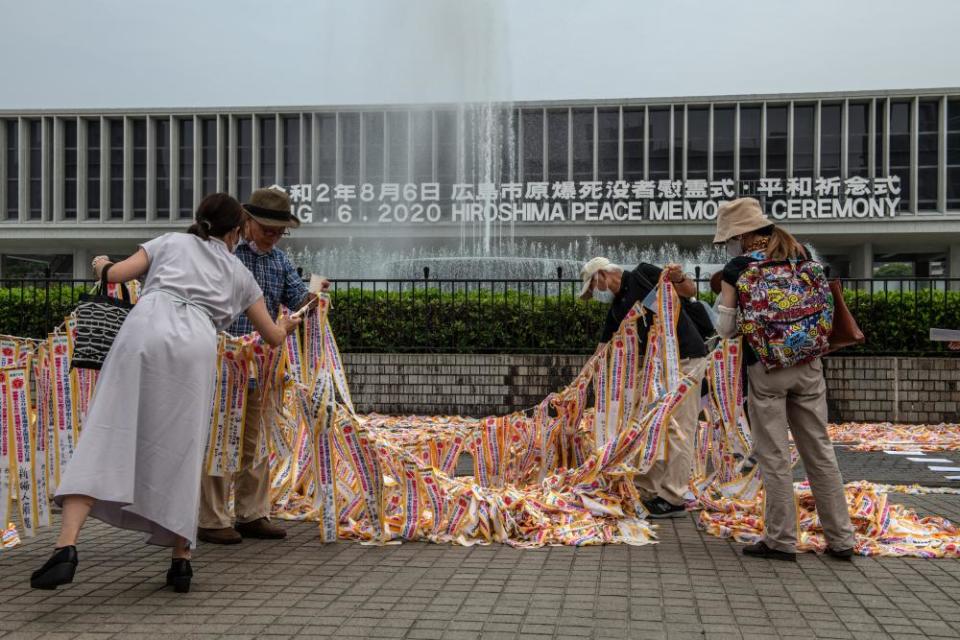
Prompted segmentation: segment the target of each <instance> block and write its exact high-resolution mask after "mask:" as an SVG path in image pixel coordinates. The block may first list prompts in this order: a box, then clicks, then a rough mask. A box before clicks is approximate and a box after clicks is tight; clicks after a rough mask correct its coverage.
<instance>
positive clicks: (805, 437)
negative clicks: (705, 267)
mask: <svg viewBox="0 0 960 640" xmlns="http://www.w3.org/2000/svg"><path fill="white" fill-rule="evenodd" d="M713 241H714V243H716V244H726V247H727V253H728V255H729V256H730V257H731V260H730V262H729V263H727V265H726V267H724V269H723V276H722V283H721V292H720V301H719V305H718V310H719V319H718V324H717V333H718V334H720V335H721V336H723V337H726V338H731V337H734V336H735V335H737V334H742V335H744V337H745V340H744V343H745V344H744V363H745V364H746V365H747V378H748V382H749V384H748V395H747V409H748V413H749V416H750V428H751V432H752V434H753V447H754V456H755V457H756V459H757V460H758V462H759V465H760V474H761V477H762V478H763V487H764V495H765V501H764V538H763V540H761V541H760V542H757V543H756V544H752V545H749V546H747V547H745V548H744V550H743V553H744V555H748V556H756V557H764V558H774V559H778V560H791V561H792V560H796V543H797V513H796V504H795V501H794V494H793V472H792V470H791V468H790V467H791V465H790V449H789V442H788V438H789V436H788V429H789V432H790V433H792V434H793V439H794V442H795V443H796V445H797V450H798V451H799V453H800V458H801V459H802V460H803V466H804V469H805V471H806V472H807V478H808V479H809V481H810V488H811V489H812V491H813V496H814V500H815V501H816V505H817V514H818V515H819V518H820V522H821V524H822V526H823V532H824V534H825V536H826V539H827V553H828V554H829V555H831V556H833V557H835V558H839V559H843V560H849V559H850V558H851V557H852V555H853V546H854V544H855V542H856V540H855V538H854V530H853V526H852V525H851V523H850V514H849V511H848V509H847V501H846V496H845V494H844V489H843V479H842V478H841V476H840V469H839V468H838V466H837V459H836V456H835V455H834V451H833V446H832V444H831V442H830V437H829V436H828V435H827V397H826V385H825V383H824V380H823V366H822V363H821V361H820V356H821V355H822V354H823V353H825V351H826V345H827V337H829V333H830V327H831V323H832V313H833V300H832V298H831V297H830V294H829V288H828V287H827V286H826V279H825V278H824V277H823V270H822V267H821V266H820V265H819V264H818V263H816V262H813V261H812V260H810V259H809V256H808V253H807V251H806V250H805V249H804V248H803V246H801V244H800V243H799V242H798V241H797V239H796V238H794V237H793V236H792V235H791V234H790V233H789V232H787V231H786V230H785V229H782V228H780V227H777V226H775V225H774V224H772V223H771V222H770V221H769V220H768V219H767V218H766V216H764V214H763V211H762V209H761V208H760V203H759V202H757V201H756V200H755V199H753V198H740V199H738V200H733V201H732V202H729V203H727V204H725V205H723V206H721V207H720V210H719V212H718V214H717V233H716V236H715V237H714V239H713Z"/></svg>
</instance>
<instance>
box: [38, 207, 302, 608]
mask: <svg viewBox="0 0 960 640" xmlns="http://www.w3.org/2000/svg"><path fill="white" fill-rule="evenodd" d="M245 215H246V214H245V213H244V210H243V207H242V206H241V205H240V203H239V202H237V200H236V199H234V198H232V197H231V196H229V195H227V194H225V193H217V194H213V195H210V196H207V197H206V198H204V199H203V201H202V202H201V203H200V206H199V207H198V209H197V214H196V222H195V224H193V226H191V227H190V229H189V232H188V233H168V234H165V235H162V236H160V237H158V238H155V239H153V240H151V241H149V242H146V243H144V244H143V245H141V247H140V249H139V250H138V251H137V252H136V253H135V254H134V255H132V256H131V257H129V258H127V259H126V260H123V261H122V262H118V263H117V264H112V263H110V262H109V261H108V260H107V259H106V258H105V257H103V256H101V257H98V258H97V259H95V260H94V270H95V271H97V275H98V276H99V275H100V274H101V273H103V272H106V279H107V280H108V281H109V282H126V281H129V280H132V279H134V278H138V277H140V276H142V275H144V274H146V281H145V283H144V287H143V294H142V295H141V297H140V300H139V301H138V302H137V304H136V305H135V306H134V308H133V309H132V310H131V311H130V314H129V315H128V316H127V319H126V320H125V321H124V323H123V326H122V327H121V329H120V332H119V333H118V335H117V338H116V340H115V341H114V343H113V346H112V347H111V348H110V352H109V353H108V354H107V357H106V360H105V361H104V363H103V368H102V370H101V372H100V377H99V380H98V382H97V388H96V391H95V394H94V397H93V400H92V401H91V403H90V408H89V411H88V413H87V416H86V418H85V420H84V423H83V431H82V435H81V437H80V442H79V444H78V446H77V450H76V452H75V453H74V456H73V458H72V459H71V461H70V463H69V465H68V466H67V469H66V472H65V474H64V476H63V479H62V481H61V483H60V486H59V487H58V489H57V494H56V497H55V498H54V500H55V501H56V502H57V503H58V504H60V505H61V506H62V507H63V522H62V524H61V529H60V537H59V539H58V540H57V545H56V549H55V551H54V554H53V556H52V557H51V558H50V559H49V560H48V561H47V563H46V564H45V565H44V566H43V567H42V568H40V569H39V570H38V571H35V572H34V574H33V576H32V577H31V580H30V584H31V586H33V587H34V588H39V589H54V588H56V587H57V586H58V585H61V584H66V583H68V582H72V581H73V576H74V573H75V571H76V567H77V551H76V546H75V545H76V542H77V537H78V535H79V533H80V528H81V527H82V526H83V523H84V521H85V520H86V518H87V516H88V515H92V516H93V517H95V518H98V519H100V520H103V521H104V522H107V523H109V524H112V525H114V526H117V527H122V528H125V529H133V530H137V531H143V532H145V533H146V534H147V542H148V543H151V544H157V545H162V546H169V547H173V561H172V563H171V567H170V570H169V571H168V572H167V584H168V585H170V586H173V587H174V588H175V590H176V591H179V592H185V591H189V589H190V578H191V576H192V575H193V573H192V569H191V567H190V549H191V548H192V547H193V545H194V543H195V541H196V531H197V518H198V511H199V500H200V474H201V469H202V459H203V453H204V448H205V446H206V439H207V432H208V430H209V428H210V409H211V403H212V400H213V393H214V381H215V369H216V359H217V332H218V331H219V330H222V329H224V328H226V327H227V326H229V325H230V323H231V322H232V321H233V319H234V317H235V316H237V315H238V314H240V313H241V312H245V313H246V314H247V317H249V318H250V320H251V322H252V323H253V326H254V327H255V328H256V329H257V331H259V332H260V335H261V336H262V337H263V339H264V340H266V341H267V342H268V343H269V344H271V345H275V346H276V345H279V344H281V343H282V342H283V341H284V339H285V338H286V336H287V335H288V334H289V333H290V332H291V331H292V330H293V329H294V328H295V327H296V325H297V324H299V320H298V319H291V318H286V317H281V318H280V319H279V320H278V321H277V322H276V323H274V322H273V320H271V318H270V315H269V314H268V312H267V308H266V305H265V304H264V300H263V293H262V292H261V290H260V287H259V286H258V285H257V283H256V281H255V280H254V278H253V274H252V273H251V272H250V270H249V269H247V268H246V267H244V266H243V264H242V263H241V262H240V261H239V260H238V259H237V258H236V256H234V255H233V248H234V247H235V246H236V244H237V242H238V241H239V240H240V227H241V225H242V223H243V221H244V217H245Z"/></svg>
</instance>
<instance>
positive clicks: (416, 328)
mask: <svg viewBox="0 0 960 640" xmlns="http://www.w3.org/2000/svg"><path fill="white" fill-rule="evenodd" d="M82 290H83V289H82V287H80V286H77V287H72V286H71V285H69V284H67V285H51V286H50V287H49V288H43V287H37V288H25V289H23V290H21V289H20V288H12V289H5V288H0V334H13V335H20V336H29V337H42V336H44V335H46V333H47V332H48V331H49V330H51V329H52V328H53V327H55V326H56V325H58V324H59V323H60V322H61V321H62V319H63V316H65V315H66V314H68V313H69V312H70V310H71V309H72V308H73V306H74V305H75V304H76V300H77V297H78V296H79V294H80V293H81V291H82ZM844 296H845V298H846V300H847V304H848V305H849V307H850V309H851V310H852V311H853V312H854V315H855V316H856V318H857V321H858V323H859V324H860V327H861V329H863V332H864V334H866V336H867V342H866V344H865V345H863V346H861V347H857V348H855V349H848V350H846V351H845V352H844V353H853V352H862V353H903V354H908V353H914V354H921V353H933V352H942V350H943V347H942V345H938V344H934V343H931V342H930V341H929V339H928V338H929V331H930V328H931V327H941V328H960V292H950V293H944V292H939V291H932V290H923V291H921V292H919V293H899V292H882V291H881V292H878V293H873V294H870V293H869V292H864V291H859V292H858V291H853V290H848V291H846V292H845V293H844ZM712 298H713V296H711V295H704V296H702V299H704V300H707V301H711V300H712ZM333 304H334V309H333V311H332V313H331V316H330V317H331V322H332V324H333V329H334V331H335V333H336V335H337V339H338V341H339V343H340V348H341V349H342V350H343V351H360V350H363V351H434V350H436V351H447V352H461V353H475V352H488V353H498V352H504V353H505V352H516V351H525V352H540V353H586V352H591V351H593V349H594V348H595V347H596V341H597V339H598V337H599V335H600V331H601V328H602V326H603V320H604V316H605V313H606V307H605V306H604V305H599V304H596V303H585V302H581V301H579V300H576V299H574V298H573V297H572V296H571V295H569V294H565V295H563V296H561V297H559V298H558V297H555V296H539V295H531V294H529V293H522V292H517V291H511V290H507V291H503V290H502V289H498V290H497V292H496V293H491V292H489V291H485V292H479V293H478V292H477V291H475V290H474V291H469V292H468V291H459V292H455V293H451V292H449V291H448V290H444V291H443V292H442V293H441V292H440V291H439V290H438V289H426V290H424V289H419V290H417V291H415V292H411V291H404V292H403V293H398V292H396V291H391V292H389V293H388V292H385V291H378V292H376V293H371V292H370V291H364V292H361V291H359V290H357V289H349V290H340V291H338V292H336V293H335V294H334V296H333Z"/></svg>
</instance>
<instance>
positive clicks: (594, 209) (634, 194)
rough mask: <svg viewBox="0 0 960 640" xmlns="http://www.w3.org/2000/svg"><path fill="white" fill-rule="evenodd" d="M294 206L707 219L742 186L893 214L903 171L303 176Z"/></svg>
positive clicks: (780, 207) (302, 215)
mask: <svg viewBox="0 0 960 640" xmlns="http://www.w3.org/2000/svg"><path fill="white" fill-rule="evenodd" d="M275 186H280V185H275ZM285 189H286V190H287V192H288V193H289V195H290V201H291V203H292V204H291V212H292V213H293V214H294V215H296V216H297V217H298V218H299V219H300V221H301V222H304V223H316V224H374V225H376V224H398V223H399V224H436V223H441V222H444V223H471V222H502V223H583V222H586V223H618V222H644V221H646V222H697V221H700V222H704V221H711V220H714V219H716V217H717V209H718V208H719V206H720V205H721V204H723V203H724V202H726V201H728V200H732V199H734V198H737V197H742V196H752V197H756V198H759V199H761V200H763V201H764V202H765V203H766V205H767V211H768V213H769V214H770V216H771V217H772V218H773V219H774V220H787V221H791V220H863V219H890V218H894V217H895V216H896V215H897V213H898V210H899V207H900V202H901V197H900V193H901V186H900V178H899V176H884V177H877V178H866V177H860V176H853V177H849V178H846V179H843V178H841V177H839V176H832V177H823V176H821V177H818V178H812V177H793V178H772V177H763V178H759V179H757V180H741V181H739V182H738V181H735V180H733V179H732V178H723V179H719V180H706V179H688V180H668V179H664V180H632V181H631V180H580V181H574V180H563V181H555V182H546V181H542V182H540V181H528V182H506V183H502V184H495V183H479V184H471V183H450V184H446V183H444V184H441V183H439V182H421V183H397V182H389V183H387V182H385V183H377V184H374V183H369V182H366V183H362V184H327V183H321V184H316V185H314V184H295V185H290V186H287V187H285Z"/></svg>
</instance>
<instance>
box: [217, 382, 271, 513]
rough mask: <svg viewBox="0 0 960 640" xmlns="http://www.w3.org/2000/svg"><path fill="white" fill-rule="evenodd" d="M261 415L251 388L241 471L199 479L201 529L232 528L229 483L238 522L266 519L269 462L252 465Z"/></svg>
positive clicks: (260, 404)
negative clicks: (229, 508) (231, 487)
mask: <svg viewBox="0 0 960 640" xmlns="http://www.w3.org/2000/svg"><path fill="white" fill-rule="evenodd" d="M262 413H263V396H262V395H261V394H260V393H259V390H258V389H250V390H249V393H248V395H247V411H246V415H245V423H244V424H245V426H244V430H243V452H242V454H241V457H240V471H238V472H237V473H233V474H224V475H223V476H211V475H207V474H204V475H203V477H202V478H201V480H200V521H199V526H200V528H202V529H224V528H227V527H231V526H233V523H232V522H231V520H230V512H229V510H228V505H227V502H228V501H229V500H230V483H231V481H232V482H233V483H234V498H233V499H234V507H233V511H234V513H235V514H236V521H237V522H251V521H253V520H257V519H259V518H266V517H269V515H270V464H269V460H268V459H267V458H264V459H263V460H261V461H260V462H259V463H255V458H256V455H257V442H258V440H259V437H260V416H261V414H262ZM264 435H265V436H266V435H267V434H264Z"/></svg>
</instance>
